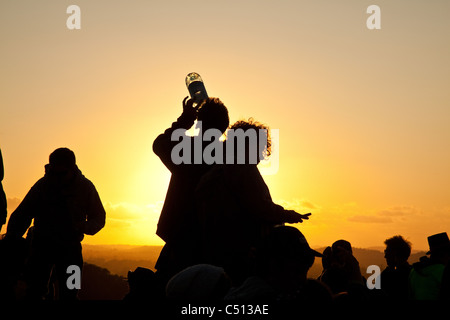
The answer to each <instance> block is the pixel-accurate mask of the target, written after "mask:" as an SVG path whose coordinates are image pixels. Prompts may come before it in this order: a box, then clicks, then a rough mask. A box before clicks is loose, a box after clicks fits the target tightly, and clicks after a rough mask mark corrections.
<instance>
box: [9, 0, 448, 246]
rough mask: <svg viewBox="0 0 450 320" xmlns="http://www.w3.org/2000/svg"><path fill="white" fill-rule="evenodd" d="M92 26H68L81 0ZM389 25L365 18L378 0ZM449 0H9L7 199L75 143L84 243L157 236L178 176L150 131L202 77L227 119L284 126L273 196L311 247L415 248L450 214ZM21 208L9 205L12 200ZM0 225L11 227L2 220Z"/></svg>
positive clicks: (17, 196)
mask: <svg viewBox="0 0 450 320" xmlns="http://www.w3.org/2000/svg"><path fill="white" fill-rule="evenodd" d="M71 4H76V5H78V6H79V7H80V9H81V29H80V30H69V29H68V28H67V26H66V20H67V18H68V17H69V15H70V14H67V13H66V9H67V7H68V6H69V5H71ZM372 4H376V5H378V6H379V7H380V8H381V29H380V30H369V29H368V28H367V27H366V20H367V19H368V17H369V16H370V14H368V13H366V9H367V7H368V6H369V5H372ZM449 12H450V2H449V1H445V0H442V1H438V0H432V1H417V0H416V1H413V0H408V1H406V0H402V1H401V0H398V1H378V0H375V1H363V0H351V1H350V0H347V1H332V0H329V1H325V0H322V1H313V0H309V1H299V0H295V1H283V0H280V1H274V0H271V1H261V0H258V1H256V0H252V1H234V0H233V1H222V0H220V1H206V0H202V1H201V0H197V1H189V2H187V1H165V2H163V1H144V0H142V1H136V0H130V1H124V0H120V1H99V0H97V1H82V0H75V1H43V0H41V1H22V0H15V1H2V2H1V3H0V39H1V46H2V47H1V51H0V57H1V59H0V70H1V73H0V103H1V106H0V108H1V109H0V147H1V149H2V153H3V157H4V165H5V180H4V181H3V186H4V189H5V192H6V194H7V197H8V206H9V209H10V210H13V209H14V208H15V207H16V206H17V204H18V203H19V202H20V200H21V199H22V198H23V197H24V196H25V194H26V193H27V191H28V190H29V189H30V188H31V186H32V185H33V184H34V183H35V182H36V181H37V180H38V179H39V178H40V177H42V175H43V173H44V165H45V164H46V163H47V162H48V156H49V154H50V153H51V152H52V151H53V150H54V149H56V148H58V147H62V146H66V147H69V148H70V149H72V150H73V151H74V152H75V154H76V156H77V163H78V165H79V167H80V169H81V170H82V172H83V173H84V174H85V175H86V177H87V178H89V179H90V180H91V181H92V182H93V183H94V184H95V186H96V188H97V190H98V192H99V194H100V197H101V199H102V200H103V203H104V205H105V208H106V209H107V216H108V218H107V224H106V227H105V228H104V229H103V230H102V231H100V233H98V234H97V235H95V236H93V237H86V238H85V240H84V243H93V244H95V243H101V244H112V243H114V244H150V245H152V244H162V243H163V242H162V241H161V240H160V239H159V238H158V237H157V236H156V235H155V230H156V222H157V221H158V217H159V213H160V209H161V206H162V203H163V201H164V198H165V194H166V191H167V185H168V181H169V178H170V173H169V172H168V171H167V169H166V168H165V167H164V165H163V164H162V163H161V162H160V160H159V158H158V157H157V156H156V155H154V154H153V152H152V149H151V146H152V142H153V140H154V139H155V138H156V136H157V135H158V134H159V133H161V132H163V131H164V130H165V129H166V128H167V127H169V126H170V124H171V123H172V122H173V121H174V120H175V119H176V118H177V117H178V116H179V114H180V113H181V102H182V100H183V98H184V97H185V96H186V95H188V91H187V89H186V87H185V84H184V77H185V76H186V74H187V73H189V72H191V71H196V72H198V73H200V74H201V76H202V77H203V80H204V81H205V85H206V88H207V91H208V93H209V95H210V96H217V97H219V98H220V99H221V100H222V101H223V102H224V103H225V104H226V105H227V107H228V109H229V113H230V119H231V122H234V121H236V120H238V119H241V118H248V117H253V118H255V119H256V120H258V121H260V122H263V123H266V124H268V125H269V126H270V127H271V128H273V129H278V130H279V134H280V138H279V139H280V140H279V149H280V154H279V162H280V167H279V170H278V172H277V173H276V174H274V175H266V176H264V178H265V180H266V182H267V184H268V186H269V188H270V190H271V193H272V197H273V199H274V201H275V202H277V203H280V204H282V205H284V206H285V207H286V208H289V209H295V210H298V211H299V212H302V213H305V212H312V216H311V219H310V220H309V221H306V222H304V223H303V224H301V225H298V227H299V228H300V230H302V232H304V234H305V236H306V237H307V239H308V240H309V242H310V243H311V245H313V246H314V245H315V246H322V245H329V244H331V243H332V242H333V241H335V240H337V239H347V240H349V241H350V242H351V243H352V244H353V245H354V246H359V247H368V246H382V245H383V241H384V240H385V239H386V238H388V237H391V236H393V235H396V234H401V235H403V236H405V237H406V238H407V239H409V240H410V241H411V242H412V244H413V249H414V248H415V249H424V248H426V247H427V242H426V237H427V236H429V235H431V234H434V233H439V232H443V231H447V232H449V231H450V230H449V226H450V199H449V190H450V166H449V163H450V148H449V147H448V145H449V141H450V125H449V124H450V90H448V88H449V84H450V19H448V14H449ZM10 213H11V211H10ZM4 231H5V230H4V229H2V232H4Z"/></svg>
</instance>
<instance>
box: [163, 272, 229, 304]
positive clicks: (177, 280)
mask: <svg viewBox="0 0 450 320" xmlns="http://www.w3.org/2000/svg"><path fill="white" fill-rule="evenodd" d="M230 286H231V281H230V279H229V277H228V276H227V274H226V273H225V271H224V269H223V268H221V267H217V266H213V265H209V264H197V265H194V266H190V267H187V268H186V269H183V270H182V271H180V272H178V273H177V274H176V275H174V276H173V277H172V278H171V279H170V280H169V282H168V283H167V287H166V297H167V298H168V299H169V300H174V301H184V302H186V301H189V302H190V301H195V302H217V301H220V300H222V299H223V298H224V296H225V294H226V293H227V292H228V290H229V289H230Z"/></svg>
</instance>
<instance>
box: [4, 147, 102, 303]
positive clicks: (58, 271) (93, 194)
mask: <svg viewBox="0 0 450 320" xmlns="http://www.w3.org/2000/svg"><path fill="white" fill-rule="evenodd" d="M45 169H46V172H45V175H44V177H43V178H41V179H39V181H38V182H36V184H35V185H34V186H33V187H32V188H31V189H30V191H29V192H28V193H27V195H26V196H25V198H24V199H23V200H22V202H21V203H20V205H19V206H18V207H17V209H16V210H15V211H14V212H13V213H12V214H11V217H10V219H9V222H8V228H7V234H6V236H7V237H8V238H20V237H22V236H23V234H24V233H25V231H26V230H27V229H28V227H29V226H30V224H31V222H32V220H33V219H34V227H33V228H30V229H32V230H33V232H32V234H31V235H30V233H31V232H30V231H28V234H27V238H30V239H31V251H30V255H29V258H28V261H27V268H26V274H25V277H26V281H27V283H28V287H27V291H28V292H27V296H28V297H29V298H30V299H43V298H44V297H46V296H47V292H48V284H49V279H50V276H51V275H53V276H54V275H56V278H58V283H59V290H58V292H59V297H60V298H61V299H74V298H76V294H77V290H75V289H74V290H71V289H70V288H68V287H67V286H66V278H67V277H68V274H67V268H68V267H69V266H78V268H79V270H80V271H81V269H82V268H83V257H82V250H81V241H82V240H83V238H84V235H85V234H88V235H94V234H96V233H97V232H98V231H100V230H101V229H102V228H103V226H104V225H105V216H106V213H105V210H104V208H103V205H102V203H101V200H100V197H99V195H98V193H97V191H96V189H95V187H94V185H93V184H92V182H90V181H89V180H88V179H87V178H85V177H84V176H83V175H82V173H81V171H80V170H79V169H78V167H77V166H76V163H75V154H74V153H73V152H72V151H71V150H69V149H67V148H59V149H56V150H55V151H54V152H53V153H52V154H51V155H50V161H49V164H48V165H46V166H45Z"/></svg>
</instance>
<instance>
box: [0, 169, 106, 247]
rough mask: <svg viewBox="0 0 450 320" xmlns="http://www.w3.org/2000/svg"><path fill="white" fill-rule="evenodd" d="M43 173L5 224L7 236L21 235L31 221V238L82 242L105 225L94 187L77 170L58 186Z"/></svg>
mask: <svg viewBox="0 0 450 320" xmlns="http://www.w3.org/2000/svg"><path fill="white" fill-rule="evenodd" d="M50 175H51V173H50V172H49V170H48V167H47V170H46V173H45V175H44V177H43V178H41V179H39V180H38V181H37V182H36V183H35V184H34V186H33V187H32V188H31V189H30V191H29V192H28V193H27V195H26V196H25V198H24V199H23V200H22V202H21V203H20V205H19V206H18V207H17V209H16V210H15V211H14V212H13V213H12V214H11V217H10V219H9V222H8V232H7V233H8V235H15V236H20V237H21V236H23V234H24V233H25V231H26V230H27V229H28V227H29V226H30V224H31V221H32V220H33V219H34V237H35V238H36V237H37V238H40V237H44V238H47V239H54V240H61V241H77V242H81V241H82V240H83V238H84V234H88V235H94V234H96V233H97V232H98V231H100V230H101V229H102V228H103V226H104V225H105V216H106V213H105V209H104V208H103V205H102V203H101V200H100V197H99V195H98V193H97V190H96V189H95V186H94V184H93V183H92V182H91V181H90V180H88V179H87V178H86V177H85V176H84V175H83V174H82V173H81V171H80V170H79V169H78V167H76V169H75V172H74V177H73V179H72V181H71V182H70V183H68V184H66V185H62V186H61V185H59V184H56V183H54V182H53V181H52V179H51V178H50V177H49V176H50Z"/></svg>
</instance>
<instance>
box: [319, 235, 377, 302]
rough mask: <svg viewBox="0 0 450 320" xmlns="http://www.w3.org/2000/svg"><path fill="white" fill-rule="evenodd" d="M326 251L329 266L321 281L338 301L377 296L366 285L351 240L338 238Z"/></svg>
mask: <svg viewBox="0 0 450 320" xmlns="http://www.w3.org/2000/svg"><path fill="white" fill-rule="evenodd" d="M329 248H330V249H326V250H325V251H324V253H326V254H327V256H326V257H325V259H326V261H327V263H326V264H325V265H324V267H325V266H326V267H327V268H326V269H325V270H323V272H322V275H321V276H320V281H321V282H323V283H324V284H325V285H327V286H328V287H329V288H330V290H331V291H332V293H333V299H334V300H335V301H337V302H343V301H352V302H354V301H361V300H366V301H367V300H371V299H373V298H375V297H377V296H376V295H375V294H373V290H369V289H368V288H367V286H366V281H365V278H364V277H363V276H362V274H361V270H360V268H359V262H358V260H357V259H356V258H355V257H354V255H353V250H352V246H351V244H350V242H348V241H346V240H337V241H336V242H334V243H333V245H332V246H331V247H329Z"/></svg>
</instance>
